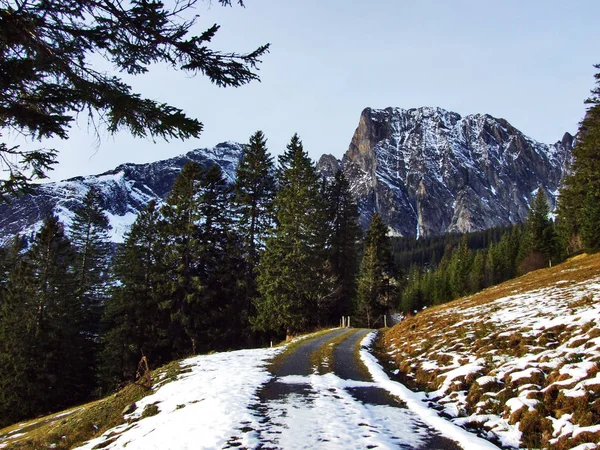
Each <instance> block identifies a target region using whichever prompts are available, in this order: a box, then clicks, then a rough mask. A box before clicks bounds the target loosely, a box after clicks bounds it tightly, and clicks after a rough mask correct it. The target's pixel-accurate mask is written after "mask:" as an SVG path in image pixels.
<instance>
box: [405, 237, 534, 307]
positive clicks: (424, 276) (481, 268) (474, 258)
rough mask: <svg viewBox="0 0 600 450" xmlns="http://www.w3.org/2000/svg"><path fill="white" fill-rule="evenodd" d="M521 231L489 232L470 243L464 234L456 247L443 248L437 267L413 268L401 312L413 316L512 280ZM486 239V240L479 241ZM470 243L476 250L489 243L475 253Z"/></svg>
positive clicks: (514, 274)
mask: <svg viewBox="0 0 600 450" xmlns="http://www.w3.org/2000/svg"><path fill="white" fill-rule="evenodd" d="M499 230H502V231H503V233H502V234H500V235H498V234H497V232H498V231H499ZM521 230H522V227H521V226H514V227H512V228H510V229H494V230H488V231H487V232H480V233H476V234H475V236H477V238H476V239H472V240H470V239H469V238H470V237H471V238H472V237H473V236H474V234H471V233H469V234H465V235H463V237H462V238H461V239H460V241H458V242H456V244H454V245H452V244H447V245H446V248H445V250H444V252H443V257H442V259H441V261H440V262H439V264H438V265H437V266H433V265H430V264H427V265H425V266H421V265H419V264H413V266H411V269H410V271H409V274H408V277H407V281H406V286H405V287H404V288H403V289H402V291H401V294H400V301H399V307H400V309H401V310H402V311H404V312H411V313H412V312H416V311H419V310H420V309H422V308H423V307H427V306H431V305H439V304H441V303H445V302H448V301H450V300H453V299H454V298H457V297H460V296H464V295H468V294H472V293H475V292H478V291H480V290H482V289H484V288H486V287H488V286H493V285H495V284H498V283H501V282H503V281H506V280H508V279H510V278H513V277H515V276H516V275H517V265H518V262H519V259H518V255H519V249H520V247H521V240H522V235H523V233H522V231H521ZM485 236H487V238H484V239H483V240H481V238H482V237H485ZM498 240H499V242H498ZM434 242H435V241H434ZM469 242H473V245H475V246H477V245H479V244H480V243H481V242H491V243H490V244H489V246H488V247H487V248H483V249H479V250H477V251H475V252H474V251H473V247H471V246H470V245H469Z"/></svg>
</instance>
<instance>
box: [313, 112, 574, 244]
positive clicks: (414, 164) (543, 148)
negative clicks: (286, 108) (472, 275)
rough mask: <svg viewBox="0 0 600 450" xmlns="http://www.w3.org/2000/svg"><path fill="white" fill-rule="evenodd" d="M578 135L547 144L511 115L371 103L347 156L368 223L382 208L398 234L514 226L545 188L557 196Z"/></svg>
mask: <svg viewBox="0 0 600 450" xmlns="http://www.w3.org/2000/svg"><path fill="white" fill-rule="evenodd" d="M572 146H573V137H572V136H571V135H570V134H568V133H566V134H565V135H564V137H563V138H562V140H561V141H559V142H557V143H555V144H552V145H547V144H542V143H539V142H536V141H534V140H533V139H530V138H529V137H527V136H525V135H524V134H523V133H521V132H520V131H519V130H517V129H516V128H514V127H513V126H512V125H510V124H509V123H508V122H507V121H506V120H504V119H496V118H494V117H491V116H489V115H487V114H475V115H470V116H466V117H461V116H460V115H459V114H457V113H454V112H449V111H445V110H443V109H441V108H428V107H424V108H416V109H408V110H406V109H400V108H386V109H379V110H378V109H371V108H366V109H365V110H364V111H363V112H362V114H361V117H360V121H359V124H358V127H357V129H356V131H355V132H354V137H353V138H352V141H351V143H350V147H349V148H348V151H347V152H346V154H345V155H344V157H343V159H342V160H341V161H337V160H336V159H335V158H333V157H332V156H331V155H324V156H323V157H322V158H321V161H320V162H319V167H320V168H321V171H322V172H323V173H324V174H326V175H330V174H332V173H334V172H335V170H337V168H338V167H341V168H342V170H343V171H344V173H345V175H346V177H347V178H348V180H349V181H350V184H351V188H352V192H353V194H354V196H355V198H356V199H357V200H358V203H359V207H360V212H361V222H362V225H363V227H366V226H367V225H368V222H369V220H370V217H371V216H372V215H373V214H374V213H375V212H376V211H379V212H380V213H381V214H382V216H383V218H384V220H385V221H386V222H387V223H388V225H389V226H390V227H391V228H392V230H393V232H394V233H395V234H399V235H403V236H430V235H436V234H443V233H446V232H467V231H476V230H482V229H486V228H490V227H495V226H503V225H509V224H511V223H517V222H521V221H523V220H524V219H525V218H526V217H527V212H528V207H529V202H530V199H531V197H532V195H533V194H534V193H535V192H536V190H537V189H538V187H541V188H542V189H543V190H544V191H545V192H546V194H547V196H548V198H549V200H550V202H551V203H552V205H551V206H554V204H555V202H556V195H557V190H558V187H559V183H560V181H561V180H562V177H563V175H564V173H565V170H566V167H567V165H568V163H569V161H570V157H571V150H572Z"/></svg>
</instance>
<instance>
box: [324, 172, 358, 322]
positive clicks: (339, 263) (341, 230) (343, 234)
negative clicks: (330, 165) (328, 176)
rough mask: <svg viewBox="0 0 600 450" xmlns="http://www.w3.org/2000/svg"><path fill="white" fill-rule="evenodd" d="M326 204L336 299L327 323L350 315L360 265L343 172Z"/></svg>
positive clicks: (330, 188) (355, 210)
mask: <svg viewBox="0 0 600 450" xmlns="http://www.w3.org/2000/svg"><path fill="white" fill-rule="evenodd" d="M325 200H326V203H327V229H328V236H327V259H328V262H329V267H330V270H331V274H332V276H333V278H334V280H335V288H334V289H335V292H336V294H335V298H334V299H333V305H332V307H331V313H330V322H332V323H335V322H336V321H337V319H338V318H339V317H340V316H342V315H344V316H347V315H350V313H351V312H352V308H353V305H354V297H355V295H356V278H357V275H358V269H359V263H358V252H359V240H360V237H361V230H360V226H359V225H358V217H359V214H358V207H357V205H356V203H355V202H354V199H353V198H352V194H351V193H350V185H349V183H348V180H347V179H346V177H345V176H344V174H343V172H342V171H338V172H337V173H336V174H335V177H334V179H333V182H332V183H331V185H329V186H327V188H326V193H325Z"/></svg>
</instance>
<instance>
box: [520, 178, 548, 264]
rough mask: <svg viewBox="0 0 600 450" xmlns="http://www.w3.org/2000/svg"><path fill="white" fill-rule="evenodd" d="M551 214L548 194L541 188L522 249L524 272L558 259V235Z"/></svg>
mask: <svg viewBox="0 0 600 450" xmlns="http://www.w3.org/2000/svg"><path fill="white" fill-rule="evenodd" d="M549 214H550V209H549V207H548V200H547V198H546V194H545V193H544V191H543V190H542V189H541V188H539V189H538V191H537V193H536V196H535V198H534V200H533V202H532V204H531V208H530V209H529V215H528V216H527V222H526V224H525V231H524V234H523V238H522V246H521V248H520V253H521V254H520V256H519V260H520V261H521V266H520V267H521V271H523V272H528V271H530V270H534V269H539V268H542V267H546V266H547V265H548V261H552V259H556V253H557V251H556V235H555V232H554V224H553V223H552V221H551V220H550V219H549V217H548V216H549Z"/></svg>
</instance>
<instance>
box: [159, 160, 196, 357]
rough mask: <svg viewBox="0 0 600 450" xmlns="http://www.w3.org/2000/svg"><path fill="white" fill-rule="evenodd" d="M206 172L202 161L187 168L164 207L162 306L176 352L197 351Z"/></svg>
mask: <svg viewBox="0 0 600 450" xmlns="http://www.w3.org/2000/svg"><path fill="white" fill-rule="evenodd" d="M202 175H203V169H202V168H201V167H200V165H199V164H197V163H193V162H189V163H187V164H186V165H185V166H184V167H183V170H182V171H181V173H180V174H179V176H178V177H177V179H176V180H175V183H174V184H173V188H172V189H171V192H170V193H169V196H168V198H167V201H166V204H165V205H164V206H163V207H162V208H161V214H162V216H163V219H162V221H161V232H162V238H163V239H164V240H165V241H166V243H167V248H166V251H165V260H164V262H165V275H166V277H165V280H164V284H163V288H164V301H163V302H162V304H161V306H162V307H163V308H164V309H165V310H167V311H168V313H169V316H170V324H169V339H170V340H171V342H172V344H173V350H174V352H175V354H177V355H179V356H185V355H188V354H190V353H195V350H196V324H195V323H194V322H193V314H192V311H193V310H194V309H195V308H197V307H198V304H199V302H200V291H201V289H202V286H201V284H200V278H199V273H198V242H197V224H196V222H195V221H196V212H197V192H198V183H199V180H200V178H201V177H202Z"/></svg>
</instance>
